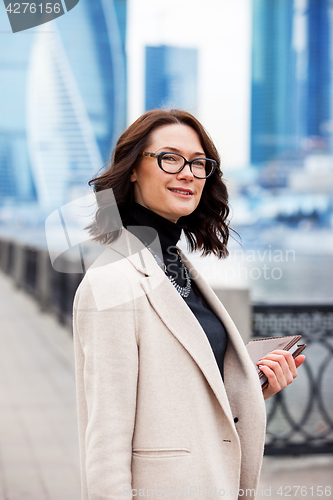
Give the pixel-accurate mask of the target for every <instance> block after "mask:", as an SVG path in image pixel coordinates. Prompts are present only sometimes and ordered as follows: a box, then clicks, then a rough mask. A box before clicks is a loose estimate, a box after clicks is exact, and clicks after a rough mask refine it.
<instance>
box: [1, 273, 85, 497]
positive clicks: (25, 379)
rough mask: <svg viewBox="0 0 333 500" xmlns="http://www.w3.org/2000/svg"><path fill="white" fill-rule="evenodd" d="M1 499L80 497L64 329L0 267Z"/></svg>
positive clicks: (72, 394) (71, 373)
mask: <svg viewBox="0 0 333 500" xmlns="http://www.w3.org/2000/svg"><path fill="white" fill-rule="evenodd" d="M0 318H1V323H0V380H1V383H0V499H1V500H2V499H3V500H79V498H80V471H79V456H78V437H77V423H76V403H75V379H74V359H73V358H74V357H73V344H72V339H71V335H70V332H69V331H68V330H66V329H64V328H62V327H61V326H60V325H59V324H58V323H57V321H56V320H55V319H54V318H53V317H52V316H49V315H46V314H41V313H40V311H39V309H38V306H37V304H36V303H35V302H34V300H33V299H32V298H31V297H29V296H28V295H26V294H25V293H24V292H22V291H17V290H16V289H15V287H14V286H13V284H12V281H11V280H9V279H8V278H7V277H5V276H4V275H3V274H0Z"/></svg>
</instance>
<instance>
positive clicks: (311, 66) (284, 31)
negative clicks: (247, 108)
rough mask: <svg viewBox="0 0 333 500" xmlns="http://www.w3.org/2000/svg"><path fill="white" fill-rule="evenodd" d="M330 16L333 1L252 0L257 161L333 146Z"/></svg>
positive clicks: (253, 159) (253, 135)
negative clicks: (332, 138)
mask: <svg viewBox="0 0 333 500" xmlns="http://www.w3.org/2000/svg"><path fill="white" fill-rule="evenodd" d="M331 19H332V3H331V2H330V0H281V1H278V2H277V1H276V0H253V54H252V103H251V104H252V111H251V162H252V163H253V164H260V163H264V162H267V161H269V160H271V159H274V158H275V159H276V158H279V157H281V155H284V156H286V155H288V154H290V155H293V156H294V155H295V152H298V153H299V154H301V155H302V154H303V152H306V151H307V150H308V149H309V148H310V149H311V148H317V149H318V148H320V149H321V151H323V152H326V153H329V152H331V151H332V140H331V137H332V132H333V129H332V123H333V122H332V118H333V116H332V89H333V86H332V85H333V81H332V21H331Z"/></svg>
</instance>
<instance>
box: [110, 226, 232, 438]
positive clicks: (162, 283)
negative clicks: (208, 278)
mask: <svg viewBox="0 0 333 500" xmlns="http://www.w3.org/2000/svg"><path fill="white" fill-rule="evenodd" d="M112 250H114V251H115V252H117V253H118V254H120V255H122V256H123V257H126V258H127V259H128V260H129V261H130V262H131V263H132V265H133V266H134V267H135V268H136V269H137V270H138V271H140V272H141V273H142V274H143V275H144V277H143V278H142V280H141V286H142V288H143V291H144V293H145V295H146V296H147V298H148V300H149V302H150V304H151V306H152V307H153V308H154V310H155V311H156V313H157V314H158V316H159V317H160V318H161V320H162V321H163V323H164V324H165V325H166V327H167V328H168V329H169V330H170V332H171V333H172V334H173V335H174V336H175V337H176V338H177V340H178V341H179V342H180V343H181V344H182V346H183V347H184V348H185V349H186V350H187V351H188V353H189V354H190V355H191V357H192V358H193V360H194V361H195V362H196V363H197V365H198V366H199V368H200V370H201V371H202V373H203V375H204V376H205V378H206V380H207V382H208V383H209V385H210V387H211V389H212V390H213V392H214V394H215V396H216V398H217V400H218V402H219V403H220V405H221V407H222V409H223V411H224V413H225V415H226V416H227V418H228V420H229V421H230V424H231V426H232V428H233V429H234V431H235V426H234V422H233V416H232V412H231V408H230V404H229V401H228V397H227V393H226V390H225V387H224V384H223V382H222V378H221V374H220V371H219V368H218V366H217V363H216V360H215V356H214V353H213V351H212V349H211V346H210V343H209V341H208V339H207V336H206V334H205V332H204V330H203V329H202V327H201V325H200V323H199V322H198V321H197V319H196V317H195V316H194V314H193V313H192V311H191V309H190V308H189V307H188V306H187V304H186V303H185V301H184V299H183V298H182V297H181V296H180V295H179V293H178V292H177V291H176V289H175V287H174V286H173V285H172V284H171V282H170V281H169V279H168V278H167V277H166V276H165V274H164V272H163V271H162V270H161V269H160V267H159V266H158V264H157V263H156V261H155V259H154V257H153V256H152V254H151V253H150V252H149V251H148V250H147V248H146V247H145V246H144V245H143V244H142V243H141V242H140V241H139V240H138V239H137V238H136V237H135V236H134V235H133V234H132V233H130V232H129V231H127V230H126V229H123V233H122V235H121V237H120V238H118V240H116V241H115V242H114V243H113V244H112ZM181 255H182V258H183V260H184V262H185V264H186V265H187V266H188V269H189V271H190V272H191V270H194V271H195V268H194V266H193V265H192V264H191V263H190V262H189V261H188V259H187V258H186V257H185V255H184V254H183V253H182V252H181ZM196 284H197V286H198V288H199V289H200V291H201V292H202V293H203V295H204V296H205V299H206V300H207V302H208V304H210V306H211V307H212V309H213V310H214V312H215V313H216V315H217V316H218V317H219V319H221V321H223V322H224V324H225V327H226V329H227V331H228V334H229V336H230V325H228V315H227V313H226V314H225V315H223V314H222V315H221V302H220V301H219V299H218V298H217V297H216V295H215V294H214V293H213V292H212V291H211V289H210V287H209V286H208V285H207V284H206V283H205V282H204V280H203V279H202V278H201V277H198V278H196ZM230 321H231V320H230ZM231 323H232V322H231ZM232 325H233V323H232ZM233 328H235V327H234V325H233ZM235 432H236V431H235Z"/></svg>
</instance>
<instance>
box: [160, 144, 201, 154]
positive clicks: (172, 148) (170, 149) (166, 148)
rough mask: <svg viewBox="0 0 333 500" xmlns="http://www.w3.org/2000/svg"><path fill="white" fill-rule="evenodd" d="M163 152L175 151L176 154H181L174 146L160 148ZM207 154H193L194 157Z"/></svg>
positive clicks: (197, 152) (198, 152)
mask: <svg viewBox="0 0 333 500" xmlns="http://www.w3.org/2000/svg"><path fill="white" fill-rule="evenodd" d="M159 149H160V150H161V151H174V152H175V153H179V154H181V151H180V149H177V148H174V147H172V146H163V148H159ZM205 154H206V153H203V152H202V151H196V152H195V153H193V155H200V156H205Z"/></svg>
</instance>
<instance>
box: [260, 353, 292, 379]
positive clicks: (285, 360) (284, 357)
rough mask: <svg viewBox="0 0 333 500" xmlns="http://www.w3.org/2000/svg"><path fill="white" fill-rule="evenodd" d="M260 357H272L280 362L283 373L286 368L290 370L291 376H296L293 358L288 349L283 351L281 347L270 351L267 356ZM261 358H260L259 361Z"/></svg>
mask: <svg viewBox="0 0 333 500" xmlns="http://www.w3.org/2000/svg"><path fill="white" fill-rule="evenodd" d="M262 359H274V360H276V361H278V362H279V363H281V366H282V368H283V370H284V372H285V373H287V370H290V371H291V373H292V375H293V378H296V377H297V370H296V365H295V360H294V358H293V356H292V354H291V353H290V352H289V351H283V350H282V349H277V350H276V351H272V352H270V353H269V354H267V356H265V357H264V358H262ZM261 361H262V360H260V362H261Z"/></svg>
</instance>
